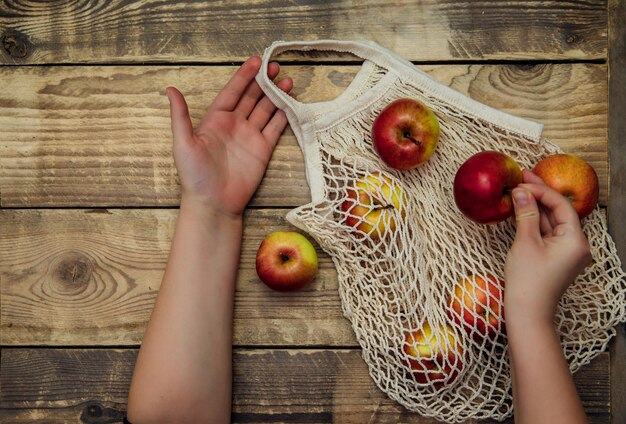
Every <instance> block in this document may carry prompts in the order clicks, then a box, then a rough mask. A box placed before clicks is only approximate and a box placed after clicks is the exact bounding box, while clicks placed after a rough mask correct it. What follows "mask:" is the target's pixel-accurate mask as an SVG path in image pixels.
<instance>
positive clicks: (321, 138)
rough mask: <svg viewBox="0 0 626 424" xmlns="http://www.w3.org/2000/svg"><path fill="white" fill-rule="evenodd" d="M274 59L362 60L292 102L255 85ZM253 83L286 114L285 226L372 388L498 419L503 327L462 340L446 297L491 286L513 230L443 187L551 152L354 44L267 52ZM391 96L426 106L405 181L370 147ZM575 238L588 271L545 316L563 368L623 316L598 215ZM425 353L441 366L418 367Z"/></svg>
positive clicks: (606, 336)
mask: <svg viewBox="0 0 626 424" xmlns="http://www.w3.org/2000/svg"><path fill="white" fill-rule="evenodd" d="M287 50H303V51H309V50H325V51H337V52H349V53H352V54H354V55H356V56H358V57H361V58H363V59H364V62H363V65H362V67H361V68H360V70H359V71H358V73H357V74H356V76H355V77H354V79H353V81H352V82H351V83H350V84H349V86H348V87H347V89H346V90H345V91H344V92H343V93H342V94H341V95H340V96H338V97H337V98H335V99H334V100H331V101H324V102H318V103H309V104H305V103H301V102H299V101H297V100H295V99H293V98H292V97H290V96H289V95H287V94H285V93H284V92H282V91H281V90H279V89H278V88H277V87H276V85H275V84H274V83H273V82H272V81H270V80H269V78H268V77H267V66H268V63H269V61H270V58H271V57H272V56H273V55H276V54H279V53H281V52H284V51H287ZM257 81H258V83H259V84H260V85H261V87H262V89H263V91H264V92H265V94H266V95H267V96H268V97H269V98H270V99H271V100H272V101H273V102H274V104H276V105H277V106H278V107H279V108H281V109H283V110H284V111H285V112H286V114H287V117H288V119H289V123H290V125H291V127H292V129H293V131H294V133H295V135H296V138H297V140H298V143H299V145H300V148H301V149H302V152H303V155H304V161H305V164H306V178H307V182H308V184H309V187H310V190H311V198H312V201H311V203H309V204H306V205H303V206H301V207H298V208H296V209H294V210H292V211H290V212H289V213H288V214H287V220H288V221H289V222H290V223H292V224H293V225H295V226H296V227H299V228H300V229H302V230H304V231H305V232H307V233H308V234H310V235H311V236H312V237H313V238H314V239H315V240H316V241H317V242H318V244H319V245H320V247H321V248H322V249H324V251H326V252H327V253H328V254H329V255H330V257H331V258H332V260H333V262H334V264H335V266H336V268H337V272H338V276H339V294H340V297H341V304H342V308H343V313H344V315H345V317H346V318H347V319H349V320H350V322H351V323H352V328H353V330H354V333H355V335H356V338H357V340H358V342H359V344H360V345H361V347H362V356H363V359H364V360H365V362H366V363H367V366H368V368H369V373H370V375H371V377H372V379H373V380H374V381H375V382H376V384H377V385H378V387H379V388H380V389H381V390H382V391H384V392H385V393H386V394H387V395H388V396H389V397H390V398H392V399H395V400H396V401H398V402H399V403H400V404H402V405H403V406H405V407H406V408H407V409H409V410H411V411H416V412H419V413H421V414H422V415H425V416H432V417H435V418H437V419H439V420H443V421H447V422H460V421H463V420H466V419H468V418H495V419H498V420H502V419H504V418H505V417H507V416H509V415H510V414H511V413H512V408H513V406H512V398H511V377H510V370H509V365H508V364H509V363H508V357H507V340H506V335H505V334H504V333H505V331H504V326H503V325H501V324H502V323H501V322H500V321H498V322H497V325H496V326H495V328H496V329H497V331H496V334H495V336H494V337H476V334H472V333H471V332H468V331H467V329H466V328H464V327H463V326H462V325H461V324H460V323H459V322H457V321H455V320H453V319H451V315H450V309H451V308H450V305H449V300H448V299H449V298H450V296H452V295H453V291H454V287H455V285H456V283H457V282H458V281H461V280H463V279H466V278H470V279H471V280H472V281H479V280H480V279H482V280H483V281H484V280H488V279H490V278H491V279H503V278H504V271H503V269H504V261H505V258H506V255H507V252H508V250H509V247H510V246H511V243H512V240H513V238H514V235H515V228H514V225H513V224H512V223H511V222H510V221H505V222H501V223H499V224H494V225H481V224H476V223H474V222H472V221H470V220H468V219H467V218H465V217H464V216H463V215H462V214H461V213H460V212H459V211H458V210H457V208H456V206H455V204H454V201H453V194H452V187H453V179H454V176H455V172H456V170H457V169H458V168H459V166H460V165H461V164H462V163H463V162H464V161H465V160H466V159H467V158H469V157H470V156H471V155H473V154H475V153H478V152H480V151H484V150H496V151H500V152H503V153H506V154H507V155H509V156H511V157H512V158H513V159H515V160H516V161H517V162H518V163H519V164H520V165H521V166H522V167H524V168H531V167H532V166H533V165H534V164H535V163H536V162H537V161H539V160H540V159H541V158H543V157H545V156H547V155H550V154H553V153H557V152H560V149H559V148H558V147H557V146H555V145H553V144H551V143H550V142H548V141H546V140H545V139H542V137H541V132H542V125H541V124H538V123H535V122H531V121H527V120H524V119H520V118H518V117H515V116H511V115H509V114H506V113H503V112H501V111H498V110H496V109H493V108H490V107H488V106H486V105H483V104H481V103H478V102H476V101H474V100H472V99H470V98H468V97H466V96H464V95H462V94H460V93H458V92H456V91H454V90H452V89H450V88H449V87H447V86H445V85H443V84H441V83H439V82H437V81H436V80H434V79H432V78H431V77H430V76H428V75H427V74H425V73H424V72H421V71H420V70H417V69H416V68H415V67H414V66H413V65H412V64H411V63H410V62H408V61H405V60H404V59H402V58H400V57H398V56H396V55H395V54H394V53H392V52H390V51H388V50H386V49H384V48H382V47H380V46H379V45H377V44H375V43H373V42H367V41H335V40H319V41H310V42H284V41H278V42H275V43H273V44H272V45H271V46H270V47H269V48H268V49H267V50H266V51H265V54H264V57H263V65H262V68H261V70H260V72H259V74H258V75H257ZM399 98H413V99H417V100H419V101H421V102H423V103H424V104H426V105H427V106H428V107H429V108H430V109H432V110H433V112H434V113H435V115H436V116H437V118H438V120H439V124H440V127H441V132H440V138H439V143H438V145H437V148H436V150H435V153H434V154H433V156H432V157H431V158H430V159H429V160H428V161H427V162H426V163H424V164H423V165H421V166H419V167H418V168H416V169H413V170H409V171H398V170H395V169H392V168H389V167H388V166H386V165H385V163H383V162H382V161H381V160H380V159H379V157H378V155H377V154H376V153H375V152H374V150H373V148H372V140H371V128H372V123H373V121H374V119H375V117H376V116H377V115H378V113H379V112H380V111H381V110H382V109H383V108H384V107H385V106H387V105H388V104H389V103H390V102H392V101H394V100H396V99H399ZM583 230H584V232H585V234H586V235H587V238H588V239H589V243H590V245H591V251H592V256H593V263H592V264H591V265H590V266H589V267H587V269H586V270H585V271H584V273H583V274H582V275H580V276H579V277H578V279H577V280H576V281H575V282H574V283H573V284H572V285H571V286H570V287H569V289H568V290H567V291H566V293H565V294H564V295H563V297H562V299H561V301H560V303H559V306H558V311H557V314H556V318H555V324H556V326H557V328H558V331H559V333H560V337H561V345H562V348H563V351H564V353H565V357H566V358H567V361H568V363H569V366H570V369H571V371H576V370H577V369H579V368H580V367H581V366H582V365H584V364H587V363H588V362H589V361H591V359H592V358H594V357H595V356H596V355H597V354H598V353H599V352H601V351H603V350H605V349H606V346H607V343H608V341H609V340H610V338H611V337H612V336H613V335H614V334H615V330H614V328H613V327H614V326H615V325H616V324H617V323H618V322H620V321H623V320H624V319H625V317H626V310H625V299H624V293H625V290H626V284H625V280H624V273H623V271H622V269H621V265H620V262H619V259H618V257H617V254H616V250H615V246H614V243H613V241H612V239H611V238H610V236H609V235H608V233H607V231H606V222H605V218H604V216H603V215H602V213H601V211H600V210H598V209H596V210H595V211H594V212H592V214H591V215H590V216H589V217H587V218H585V219H584V222H583ZM464 295H465V296H468V295H471V293H469V292H468V293H464ZM490 301H497V302H501V300H493V299H492V300H490ZM476 319H477V320H480V319H481V317H476ZM483 319H484V318H483ZM418 339H419V340H418ZM420 343H421V344H420ZM411 347H413V348H414V349H413V350H411ZM425 347H428V348H430V349H431V350H434V351H437V352H439V353H441V355H439V356H437V358H435V359H432V358H431V359H430V360H426V359H424V358H422V357H421V356H420V349H422V348H425Z"/></svg>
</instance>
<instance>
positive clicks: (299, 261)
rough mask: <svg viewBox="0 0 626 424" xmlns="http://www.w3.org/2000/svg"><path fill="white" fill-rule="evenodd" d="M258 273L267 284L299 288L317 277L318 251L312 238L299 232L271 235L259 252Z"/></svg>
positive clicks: (274, 286)
mask: <svg viewBox="0 0 626 424" xmlns="http://www.w3.org/2000/svg"><path fill="white" fill-rule="evenodd" d="M256 272H257V274H258V276H259V278H260V279H261V281H263V282H264V283H265V284H266V285H267V286H268V287H270V288H272V289H274V290H279V291H290V290H297V289H299V288H302V287H304V286H305V285H307V284H308V283H310V282H311V281H313V278H315V274H316V273H317V252H315V248H314V247H313V245H312V244H311V242H310V241H309V240H307V239H306V237H304V236H303V235H302V234H300V233H296V232H284V231H277V232H274V233H271V234H269V235H268V236H267V237H265V239H264V240H263V242H262V243H261V246H260V247H259V250H258V252H257V255H256Z"/></svg>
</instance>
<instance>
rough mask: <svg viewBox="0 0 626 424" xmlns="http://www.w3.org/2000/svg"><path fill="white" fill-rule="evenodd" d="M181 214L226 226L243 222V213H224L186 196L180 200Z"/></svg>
mask: <svg viewBox="0 0 626 424" xmlns="http://www.w3.org/2000/svg"><path fill="white" fill-rule="evenodd" d="M180 213H181V214H185V215H187V216H191V217H194V218H196V219H200V220H203V221H206V222H209V221H215V222H219V223H221V224H224V225H230V224H240V223H241V222H242V221H243V213H232V212H229V211H224V210H221V209H218V208H216V207H214V206H213V205H211V204H210V203H209V202H206V201H204V200H201V199H197V198H194V197H191V196H185V195H184V194H183V196H182V197H181V200H180Z"/></svg>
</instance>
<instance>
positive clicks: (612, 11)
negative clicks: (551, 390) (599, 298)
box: [608, 0, 626, 424]
mask: <svg viewBox="0 0 626 424" xmlns="http://www.w3.org/2000/svg"><path fill="white" fill-rule="evenodd" d="M609 70H610V72H609V131H608V135H609V146H608V147H609V159H610V170H611V173H610V183H611V197H610V198H609V201H608V205H609V207H608V218H609V232H610V233H611V235H612V236H613V239H614V240H615V244H616V246H617V251H618V254H619V257H620V259H621V261H622V267H623V266H624V264H626V226H624V223H625V222H626V119H625V117H626V92H625V91H624V90H625V89H626V2H624V1H619V0H610V1H609ZM625 388H626V323H621V324H619V325H618V326H617V335H616V336H615V339H614V340H613V341H612V343H611V401H612V402H611V404H612V408H611V417H612V420H611V422H612V423H613V424H621V423H625V422H626V390H625Z"/></svg>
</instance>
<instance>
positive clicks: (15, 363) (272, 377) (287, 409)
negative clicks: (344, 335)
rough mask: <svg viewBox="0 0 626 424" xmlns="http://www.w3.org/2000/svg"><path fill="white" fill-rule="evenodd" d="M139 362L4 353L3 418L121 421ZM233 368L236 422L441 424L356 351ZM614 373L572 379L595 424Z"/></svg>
mask: <svg viewBox="0 0 626 424" xmlns="http://www.w3.org/2000/svg"><path fill="white" fill-rule="evenodd" d="M135 357H136V350H132V349H127V350H113V349H96V350H87V349H85V350H83V349H3V350H2V368H1V371H0V372H1V374H0V383H1V384H2V388H3V390H2V393H1V394H0V408H2V409H1V410H0V420H2V422H6V423H9V422H10V423H23V422H28V423H31V422H65V421H67V422H78V421H79V420H82V422H84V423H104V422H118V420H121V417H123V416H124V411H125V407H126V399H127V396H128V387H129V383H130V378H131V376H132V370H133V366H134V363H135ZM233 364H234V369H233V413H232V419H233V422H236V423H251V422H254V423H261V422H262V423H278V422H316V423H322V422H324V423H330V422H337V423H377V424H382V423H394V424H397V423H429V424H431V423H432V424H435V423H437V421H435V420H433V419H429V418H423V417H420V416H419V415H417V414H415V413H409V412H408V411H406V410H405V409H404V408H403V407H401V406H400V405H398V404H397V403H395V402H394V401H392V400H390V399H389V398H387V397H386V396H385V395H384V394H383V393H382V392H381V391H380V390H379V389H378V388H377V387H376V386H375V384H374V383H373V381H372V380H371V379H370V377H369V375H368V372H367V367H366V365H365V363H364V362H363V360H362V359H361V357H360V351H358V350H240V349H239V350H235V352H234V355H233ZM608 374H609V357H608V354H606V353H603V354H601V355H599V356H598V357H597V358H596V359H595V360H593V361H592V362H591V363H590V364H589V365H587V366H585V367H583V368H582V369H581V370H580V371H579V372H578V373H576V374H575V375H574V380H575V382H576V386H577V388H578V392H579V394H580V396H581V398H582V401H583V406H584V407H585V411H586V412H587V414H588V415H589V418H590V421H591V422H592V423H608V422H609V414H610V413H609V403H608V401H607V399H608V396H609V382H608V378H609V377H608ZM77 382H81V384H77ZM481 422H482V423H485V424H486V423H488V422H489V423H492V421H481ZM506 422H507V423H512V422H513V420H512V419H510V420H507V421H506ZM493 423H495V422H493Z"/></svg>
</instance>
